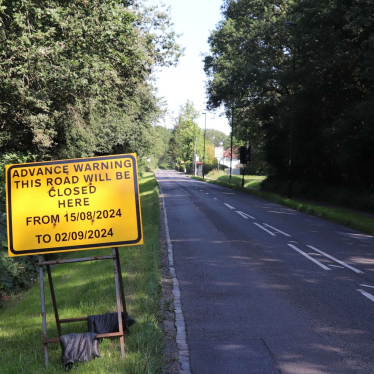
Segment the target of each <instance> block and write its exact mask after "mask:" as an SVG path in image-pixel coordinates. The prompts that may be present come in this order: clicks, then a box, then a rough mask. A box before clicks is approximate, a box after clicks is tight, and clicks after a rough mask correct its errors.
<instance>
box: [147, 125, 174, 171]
mask: <svg viewBox="0 0 374 374" xmlns="http://www.w3.org/2000/svg"><path fill="white" fill-rule="evenodd" d="M171 133H172V132H171V130H169V129H166V128H165V127H162V126H155V127H154V128H153V146H152V149H151V152H150V153H149V156H150V159H151V161H150V163H149V166H150V167H151V169H153V170H154V169H155V168H156V167H159V168H161V169H170V168H173V167H174V165H173V162H172V159H171V157H170V154H169V142H170V137H171Z"/></svg>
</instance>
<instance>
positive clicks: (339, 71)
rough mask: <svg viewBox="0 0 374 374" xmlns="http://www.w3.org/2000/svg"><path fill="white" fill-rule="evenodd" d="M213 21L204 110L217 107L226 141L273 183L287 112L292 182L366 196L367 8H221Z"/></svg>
mask: <svg viewBox="0 0 374 374" xmlns="http://www.w3.org/2000/svg"><path fill="white" fill-rule="evenodd" d="M222 13H223V20H222V21H221V23H220V24H219V25H218V27H217V29H216V30H215V31H213V32H212V34H211V36H210V38H209V43H210V49H211V52H210V54H209V55H207V56H206V57H205V72H206V74H207V77H208V82H207V93H208V108H210V109H215V108H218V107H219V106H220V105H222V104H223V105H224V106H225V108H226V111H227V114H228V115H231V114H233V115H234V125H235V126H234V133H235V137H236V138H237V139H239V140H242V141H246V140H249V141H250V143H251V144H254V145H256V148H257V151H258V150H260V151H261V150H264V152H265V156H266V160H267V161H268V162H269V163H270V164H271V166H272V168H273V170H274V171H275V173H276V174H277V175H278V176H279V177H280V178H283V179H286V178H287V176H288V173H287V170H288V159H289V148H290V123H291V116H292V113H293V114H294V127H293V139H292V148H293V151H292V165H293V166H292V170H293V178H294V179H298V180H301V181H307V182H313V183H315V182H318V183H324V184H331V185H343V186H346V187H352V188H354V187H355V186H357V184H359V185H365V186H366V188H373V186H374V177H373V176H372V173H370V172H369V170H370V165H372V163H373V162H374V152H373V147H372V144H373V140H374V128H373V125H372V122H373V118H374V111H373V109H372V108H373V107H374V105H373V103H374V102H373V88H374V86H373V83H374V79H373V77H374V75H373V73H372V72H373V69H372V64H373V56H374V53H373V48H374V47H373V43H372V42H371V41H372V40H373V37H374V32H373V31H372V30H373V27H372V26H373V14H374V3H373V2H372V1H369V0H364V1H360V2H356V1H353V0H345V1H338V0H334V1H329V2H322V3H321V2H315V1H312V0H295V1H292V2H289V1H282V0H280V1H273V0H265V1H261V2H260V1H256V0H237V1H232V0H227V1H225V3H224V6H223V12H222ZM286 21H294V22H297V28H296V27H293V28H287V27H285V22H286ZM327 35H328V37H327ZM294 56H295V57H296V75H295V90H294V89H293V74H292V59H293V57H294ZM293 100H295V101H294V102H295V105H294V111H292V102H293Z"/></svg>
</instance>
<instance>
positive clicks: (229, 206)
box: [223, 203, 236, 209]
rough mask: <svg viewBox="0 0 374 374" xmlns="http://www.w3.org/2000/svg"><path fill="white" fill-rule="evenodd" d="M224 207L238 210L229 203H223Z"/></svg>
mask: <svg viewBox="0 0 374 374" xmlns="http://www.w3.org/2000/svg"><path fill="white" fill-rule="evenodd" d="M223 205H226V206H227V207H228V208H230V209H236V208H234V207H233V206H231V205H230V204H227V203H223Z"/></svg>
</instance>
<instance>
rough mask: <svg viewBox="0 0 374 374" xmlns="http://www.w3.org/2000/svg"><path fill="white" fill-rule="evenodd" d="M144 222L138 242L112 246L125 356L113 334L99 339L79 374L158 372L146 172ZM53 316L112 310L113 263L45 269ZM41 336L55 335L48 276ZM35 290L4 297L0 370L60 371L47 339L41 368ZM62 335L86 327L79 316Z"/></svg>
mask: <svg viewBox="0 0 374 374" xmlns="http://www.w3.org/2000/svg"><path fill="white" fill-rule="evenodd" d="M140 191H141V205H142V217H143V229H144V242H145V244H144V245H143V246H133V247H122V248H119V253H120V256H121V265H122V273H123V281H124V288H125V295H126V302H127V308H128V312H129V314H130V315H131V316H132V317H133V318H135V319H136V320H137V323H136V324H135V325H134V326H132V327H131V334H130V335H129V336H127V337H125V344H126V358H125V359H122V358H121V353H120V345H119V339H112V340H109V339H104V340H103V342H102V343H101V344H100V353H101V356H102V359H96V360H93V361H91V362H90V363H81V364H79V365H78V367H77V369H76V368H75V369H73V371H77V372H79V373H82V374H83V373H95V374H101V373H103V374H104V373H105V374H109V373H113V374H114V373H131V374H147V373H149V374H151V373H152V374H157V373H160V372H162V354H163V353H162V352H163V333H162V330H161V328H160V322H161V321H160V316H159V301H160V293H161V282H160V280H161V275H160V260H159V252H160V247H159V206H158V204H159V203H158V187H157V183H156V180H155V178H154V176H153V174H150V173H145V174H143V176H142V178H141V179H140ZM107 254H111V249H100V250H94V251H79V252H71V253H70V254H66V255H64V256H63V257H64V258H73V257H75V258H77V257H87V256H93V255H95V256H96V255H97V256H100V255H107ZM52 274H53V280H54V286H55V292H56V298H57V303H58V308H59V313H60V318H72V317H81V316H87V315H91V314H101V313H107V312H115V311H116V299H115V286H114V275H113V262H112V261H110V260H106V261H94V262H83V263H76V264H65V265H58V266H54V267H53V268H52ZM45 286H46V290H45V295H46V311H47V327H48V337H49V338H52V337H57V330H56V324H55V321H54V314H53V307H52V302H51V297H50V290H49V287H48V282H47V281H46V282H45ZM40 312H41V306H40V291H39V286H38V284H36V285H35V286H34V287H32V288H31V289H29V290H28V291H26V292H24V293H22V294H20V295H18V296H17V297H16V298H14V299H12V300H11V301H9V302H7V303H6V305H5V306H4V308H2V309H1V310H0V351H1V369H0V371H1V373H6V374H19V373H35V374H36V373H38V374H39V373H41V372H45V373H61V372H63V371H64V370H63V368H62V366H61V364H60V362H61V348H60V346H59V344H49V360H50V363H49V367H48V369H47V370H45V369H44V351H43V345H42V335H43V334H42V319H41V316H40ZM62 329H63V334H68V333H73V332H75V333H80V332H86V331H87V330H86V324H85V323H67V324H62Z"/></svg>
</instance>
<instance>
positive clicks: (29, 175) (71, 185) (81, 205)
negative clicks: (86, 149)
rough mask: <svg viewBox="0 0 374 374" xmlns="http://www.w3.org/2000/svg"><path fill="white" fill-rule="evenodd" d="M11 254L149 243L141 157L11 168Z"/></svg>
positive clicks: (9, 176)
mask: <svg viewBox="0 0 374 374" xmlns="http://www.w3.org/2000/svg"><path fill="white" fill-rule="evenodd" d="M6 183H7V220H8V253H9V256H25V255H34V254H44V253H53V252H65V251H73V250H84V249H93V248H102V247H117V246H123V245H135V244H142V243H143V231H142V220H141V210H140V198H139V186H138V172H137V159H136V155H135V154H128V155H117V156H104V157H93V158H86V159H75V160H63V161H50V162H39V163H30V164H17V165H8V166H7V168H6Z"/></svg>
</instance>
